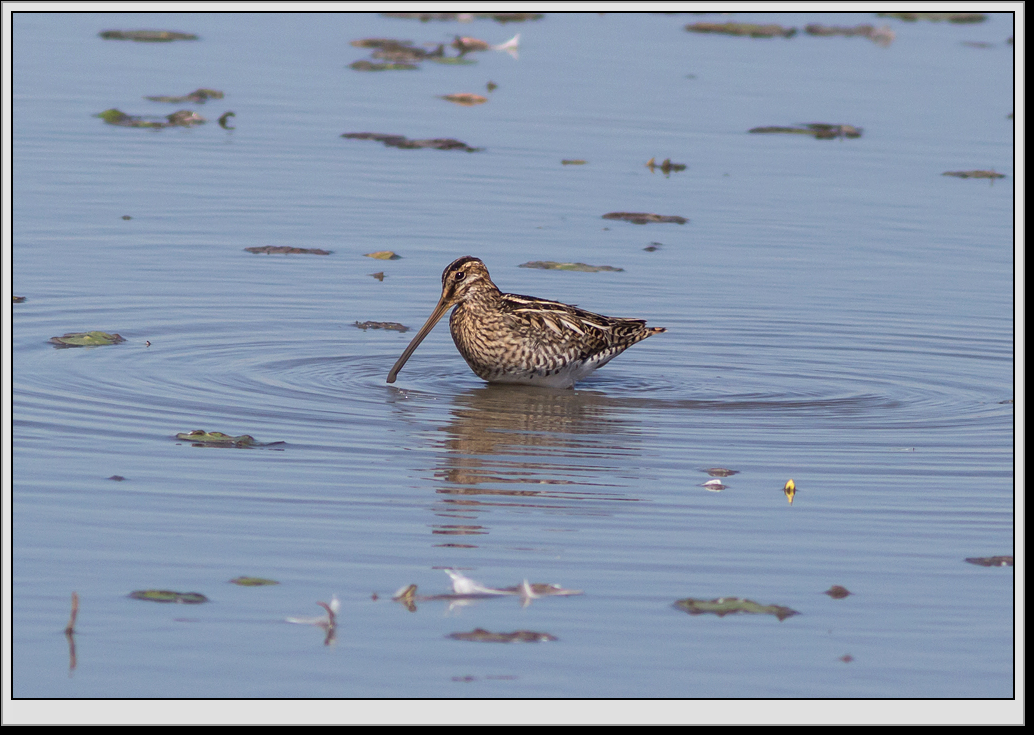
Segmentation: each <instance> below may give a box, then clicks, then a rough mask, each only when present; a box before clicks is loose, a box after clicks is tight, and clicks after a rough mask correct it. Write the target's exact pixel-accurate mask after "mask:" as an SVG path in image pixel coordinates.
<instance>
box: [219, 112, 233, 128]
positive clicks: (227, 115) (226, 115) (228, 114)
mask: <svg viewBox="0 0 1034 735" xmlns="http://www.w3.org/2000/svg"><path fill="white" fill-rule="evenodd" d="M231 117H237V113H236V112H224V113H223V114H222V115H220V116H219V127H221V128H222V129H223V130H236V129H237V128H235V127H233V126H232V125H229V124H227V120H229V119H230V118H231Z"/></svg>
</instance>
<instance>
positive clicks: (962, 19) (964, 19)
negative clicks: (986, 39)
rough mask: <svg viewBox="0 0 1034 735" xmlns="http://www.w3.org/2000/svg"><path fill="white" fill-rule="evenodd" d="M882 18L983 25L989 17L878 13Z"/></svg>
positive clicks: (975, 14)
mask: <svg viewBox="0 0 1034 735" xmlns="http://www.w3.org/2000/svg"><path fill="white" fill-rule="evenodd" d="M876 15H878V16H879V17H880V18H897V19H898V20H905V21H908V22H910V23H913V22H915V21H917V20H932V21H934V22H939V21H942V20H946V21H948V22H949V23H983V22H984V21H985V20H987V16H986V15H984V14H983V13H877V14H876Z"/></svg>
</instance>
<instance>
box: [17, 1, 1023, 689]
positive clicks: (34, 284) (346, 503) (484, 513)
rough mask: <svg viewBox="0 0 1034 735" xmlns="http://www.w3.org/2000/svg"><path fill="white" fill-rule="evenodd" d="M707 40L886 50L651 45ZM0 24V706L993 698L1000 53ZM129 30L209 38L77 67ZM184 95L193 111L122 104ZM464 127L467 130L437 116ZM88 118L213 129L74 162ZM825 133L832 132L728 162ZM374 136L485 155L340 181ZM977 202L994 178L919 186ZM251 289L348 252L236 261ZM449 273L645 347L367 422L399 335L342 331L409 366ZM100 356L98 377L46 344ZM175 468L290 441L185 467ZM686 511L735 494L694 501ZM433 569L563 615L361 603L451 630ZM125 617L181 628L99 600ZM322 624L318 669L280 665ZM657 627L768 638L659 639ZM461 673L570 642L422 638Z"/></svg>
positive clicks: (1002, 642) (402, 387) (567, 23)
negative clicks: (679, 167) (743, 604)
mask: <svg viewBox="0 0 1034 735" xmlns="http://www.w3.org/2000/svg"><path fill="white" fill-rule="evenodd" d="M727 20H739V21H765V22H778V23H781V24H783V25H789V26H797V27H798V28H803V26H804V25H805V24H807V23H812V22H818V23H825V24H837V25H855V24H858V23H873V24H875V25H882V24H887V25H889V26H891V28H892V29H893V30H894V32H895V33H896V38H895V40H894V42H893V43H892V44H891V45H890V46H889V47H885V48H884V47H880V46H878V45H876V44H875V43H872V42H870V41H869V40H867V39H864V38H842V37H835V38H817V37H812V36H808V35H805V34H803V33H799V34H798V35H797V36H796V37H794V38H792V39H784V38H776V39H752V38H739V37H729V36H719V35H699V34H691V33H687V32H686V31H685V30H683V26H684V25H685V24H686V23H691V22H698V21H716V22H724V21H727ZM13 25H14V28H13V124H14V128H13V174H14V179H13V181H14V189H13V271H12V272H13V291H14V293H15V294H16V295H18V296H24V297H25V298H26V301H24V302H23V303H18V304H14V305H13V332H12V345H13V350H12V354H13V544H12V551H13V554H12V558H13V597H12V598H11V599H12V603H13V694H14V696H15V697H19V698H34V697H43V698H51V697H61V698H73V697H89V698H97V697H119V698H122V697H360V698H369V697H524V698H527V697H563V698H583V697H588V698H595V697H607V698H614V697H636V698H639V697H664V698H713V697H725V698H741V697H751V698H754V697H762V698H784V697H786V698H801V697H818V698H830V697H835V698H868V697H879V698H899V697H900V698H927V697H934V698H936V697H941V698H968V697H973V698H1008V697H1012V696H1013V685H1014V678H1013V677H1014V668H1013V667H1014V658H1013V656H1014V647H1013V646H1014V641H1013V630H1014V620H1013V569H1012V567H1004V568H985V567H980V566H975V565H973V564H968V563H966V562H965V561H964V560H965V559H966V558H967V557H979V556H992V555H1011V554H1012V553H1013V520H1014V519H1013V503H1014V496H1013V490H1014V484H1013V480H1014V477H1013V462H1014V454H1013V449H1014V447H1013V422H1014V407H1013V404H1012V399H1013V379H1014V374H1013V367H1014V363H1013V357H1014V354H1013V344H1014V343H1013V338H1014V335H1013V278H1014V272H1013V247H1014V243H1013V206H1014V200H1013V194H1014V190H1013V174H1014V171H1013V122H1012V120H1011V119H1010V118H1009V115H1010V113H1011V112H1012V111H1013V83H1014V78H1013V61H1014V60H1013V54H1014V49H1013V46H1012V45H1010V44H1009V43H1007V42H1006V40H1007V39H1008V38H1010V37H1011V36H1012V34H1013V21H1012V16H1010V15H1008V14H994V15H992V16H991V17H990V18H989V19H988V20H987V21H986V22H984V23H981V24H973V25H955V24H947V23H932V22H918V23H905V22H902V21H897V20H884V19H877V18H875V17H874V16H873V15H871V14H825V15H824V14H818V13H816V14H789V15H776V14H752V13H743V14H740V15H735V16H731V17H725V16H693V15H661V14H654V15H650V14H642V15H622V14H606V15H598V14H582V15H564V14H549V15H547V16H546V17H545V18H543V19H542V20H538V21H531V22H525V23H515V24H507V25H505V26H504V25H500V24H498V23H494V22H492V21H490V20H475V21H473V22H470V23H459V22H436V21H433V22H428V23H420V22H418V21H416V20H402V19H396V18H386V17H381V16H378V15H333V14H329V15H312V14H298V15H276V14H265V15H235V14H225V15H223V14H200V15H189V14H184V15H160V14H154V15H145V14H106V15H89V14H79V15H68V14H31V13H18V14H16V15H15V16H14V24H13ZM140 28H162V29H168V30H178V31H185V32H191V33H196V34H198V35H199V36H200V40H197V41H177V42H173V43H154V44H149V43H134V42H130V41H113V40H103V39H101V38H100V37H99V36H98V33H99V32H100V31H102V30H107V29H140ZM518 32H519V33H520V50H519V58H518V59H513V58H511V57H510V56H509V55H507V54H505V53H502V52H498V51H488V52H480V53H472V54H470V55H468V57H467V58H469V59H472V60H474V61H476V63H475V64H471V65H442V64H435V63H433V62H424V63H422V64H421V68H420V69H419V70H414V71H385V72H377V73H372V72H359V71H355V70H353V69H350V68H348V64H350V63H352V62H353V61H356V60H359V59H363V58H369V50H368V49H360V48H355V47H353V46H351V45H350V44H349V42H350V41H351V40H354V39H359V38H363V37H372V36H377V37H390V38H400V39H408V40H412V41H414V42H415V43H417V44H423V43H429V42H430V43H441V42H444V43H446V44H448V43H449V42H450V41H451V40H452V39H453V37H454V36H456V35H469V36H475V37H478V38H482V39H485V40H486V41H489V42H490V43H493V44H498V43H502V42H503V41H506V40H507V39H509V38H511V37H512V36H513V35H514V34H515V33H518ZM966 42H981V43H984V44H989V45H986V46H974V45H972V44H967V43H966ZM448 51H449V53H450V54H455V51H453V50H452V49H449V50H448ZM489 81H492V82H494V83H495V84H496V85H498V86H497V88H496V89H495V90H494V91H491V92H489V91H487V88H486V85H487V84H488V82H489ZM199 87H207V88H213V89H218V90H222V91H225V93H226V96H225V98H224V99H216V100H209V101H208V102H207V103H205V104H203V105H189V104H180V105H170V104H163V103H159V102H151V101H147V100H145V99H144V96H145V95H176V94H186V93H187V92H190V91H192V90H194V89H196V88H199ZM457 92H473V93H479V94H483V95H485V96H487V97H488V98H489V101H488V102H487V103H486V104H482V105H479V106H476V107H470V108H465V107H460V106H457V105H454V104H451V103H449V102H447V101H444V100H442V99H440V96H441V95H445V94H451V93H457ZM113 107H117V108H119V109H120V110H122V111H124V112H127V113H129V114H138V115H155V116H160V115H166V114H168V113H170V112H173V111H175V110H177V109H180V108H188V109H193V110H195V111H197V112H199V113H200V114H201V115H203V116H204V117H206V118H208V120H209V121H210V122H209V123H208V124H206V125H203V126H201V127H197V128H192V129H183V128H170V129H165V130H158V131H154V130H147V129H129V128H120V127H115V126H111V125H106V124H105V123H104V122H103V121H101V120H100V119H98V118H96V117H93V115H95V114H96V113H99V112H101V111H103V110H106V109H108V108H113ZM228 110H232V111H234V112H235V117H233V118H230V122H229V124H230V125H232V126H235V129H233V130H225V129H223V128H221V127H220V126H218V125H217V124H216V123H215V120H216V119H217V118H218V117H219V116H220V115H221V114H222V113H223V112H225V111H228ZM810 122H828V123H847V124H851V125H855V126H857V127H860V128H862V129H863V135H862V137H861V138H857V139H838V140H815V139H813V138H811V137H810V136H804V135H751V134H748V133H747V131H748V130H749V129H750V128H753V127H757V126H764V125H794V124H798V123H810ZM364 131H369V132H377V133H392V134H399V135H405V136H408V137H410V138H434V137H449V138H457V139H459V140H462V141H464V142H466V143H468V144H469V145H471V146H474V147H479V148H483V150H481V151H478V152H476V153H467V152H464V151H438V150H400V149H397V148H388V147H385V146H383V145H381V144H380V143H378V142H374V141H368V140H352V139H344V138H341V137H340V136H341V135H342V134H343V133H349V132H364ZM650 158H655V159H656V160H657V161H658V162H659V161H661V160H663V159H665V158H670V159H671V160H672V161H675V162H680V163H685V164H686V165H687V169H686V170H685V171H680V172H674V173H672V174H671V175H670V176H665V175H664V174H663V173H661V172H660V171H659V170H658V171H654V172H651V170H650V169H648V168H647V167H646V166H645V165H644V164H645V163H646V162H647V161H648V160H649V159H650ZM563 159H584V160H585V161H587V163H586V164H584V165H567V166H565V165H562V164H561V160H563ZM969 169H994V170H996V171H998V172H1000V173H1002V174H1005V175H1006V178H1004V179H999V180H997V181H995V182H994V183H993V184H991V183H989V182H988V181H987V180H978V179H959V178H953V177H947V176H942V175H941V174H942V173H943V172H945V171H957V170H969ZM612 211H632V212H653V213H658V214H662V215H680V216H684V217H687V218H688V219H689V220H690V222H689V223H688V224H685V225H681V226H680V225H677V224H656V223H655V224H649V225H645V226H639V225H634V224H630V223H626V222H620V221H610V220H604V219H602V218H601V216H602V215H603V214H605V213H607V212H612ZM123 216H129V217H131V219H128V220H127V219H123ZM263 245H271V246H279V245H287V246H294V247H305V248H324V249H327V250H331V251H333V252H332V254H331V255H329V256H317V255H287V256H285V255H255V254H252V253H248V252H245V251H244V248H245V247H250V246H263ZM651 245H653V247H655V248H657V249H656V250H652V251H647V250H644V248H647V247H649V246H651ZM379 250H393V251H395V252H397V253H398V254H399V255H401V256H402V258H401V259H400V260H395V261H377V260H373V259H370V258H367V257H364V256H363V254H364V253H370V252H374V251H379ZM468 254H469V255H475V256H478V257H480V258H482V259H483V260H484V261H485V263H486V265H487V266H488V268H489V270H490V271H491V273H492V276H493V279H494V280H495V282H496V283H497V284H498V285H499V286H500V287H501V288H502V289H503V290H505V291H512V292H515V293H520V294H532V295H535V296H541V297H544V298H550V299H556V300H560V301H565V302H568V303H575V304H578V305H579V306H582V307H583V308H587V309H590V310H592V311H597V312H600V313H604V314H611V315H615V316H634V317H640V318H644V319H647V320H649V323H650V325H651V326H664V327H667V330H668V331H667V332H666V333H664V334H661V335H657V336H655V337H652V338H650V339H649V340H647V341H646V342H643V343H641V344H639V345H637V346H635V347H633V348H632V349H631V350H629V351H628V352H627V353H625V354H623V355H621V356H620V357H618V358H617V359H616V360H614V361H613V362H611V363H610V364H609V365H607V366H606V367H605V368H603V369H602V370H600V371H599V372H597V373H596V374H594V375H593V376H592V377H590V378H589V379H588V380H586V381H584V382H583V383H580V384H579V385H578V387H577V389H576V390H574V391H549V390H535V389H526V388H499V387H494V386H487V385H485V384H484V383H483V382H482V381H481V380H479V379H478V378H477V377H476V376H475V375H473V374H472V373H471V372H470V370H469V369H468V368H467V366H466V365H465V363H464V362H463V360H462V359H461V357H460V356H459V354H458V353H457V352H456V349H455V348H454V346H453V345H452V342H451V339H450V338H449V335H448V329H447V325H446V324H444V323H443V324H440V325H439V327H438V328H437V329H436V330H435V332H434V333H432V335H431V337H429V338H428V339H427V340H426V341H425V342H424V344H423V345H422V346H421V347H420V349H419V350H417V352H416V353H415V355H414V357H413V358H412V359H411V360H410V362H409V363H408V364H407V365H406V367H405V368H404V370H403V371H402V373H401V374H400V376H399V380H398V382H397V383H396V384H394V385H387V384H386V383H385V376H386V374H387V372H388V370H389V368H390V367H391V365H392V363H393V362H394V361H395V359H396V358H397V357H398V356H399V354H400V353H401V352H402V350H403V348H404V347H405V345H406V344H408V342H409V339H410V338H411V337H412V335H413V332H412V331H410V332H409V333H407V334H400V333H398V332H393V331H383V330H381V331H377V330H367V331H363V330H360V329H357V328H356V327H355V322H356V321H367V320H375V321H394V322H401V323H403V324H405V325H408V326H409V327H411V328H414V329H415V328H417V327H419V326H420V325H421V324H422V323H423V321H424V319H425V318H426V317H427V315H428V314H429V313H430V311H431V308H432V307H433V306H434V304H435V302H436V300H437V298H438V295H439V291H440V280H439V279H440V275H441V271H442V269H443V268H444V267H445V265H447V264H448V263H449V262H450V261H452V260H453V259H454V258H456V257H459V256H462V255H468ZM532 260H556V261H568V262H585V263H590V264H593V265H610V266H614V267H617V268H622V269H623V270H622V271H620V272H601V273H580V272H566V271H540V270H532V269H525V268H518V267H517V266H518V265H520V264H522V263H524V262H527V261H532ZM375 272H383V273H384V279H383V281H380V280H377V279H376V278H374V277H371V275H370V274H371V273H375ZM89 330H104V331H108V332H117V333H118V334H120V335H122V336H123V337H124V338H125V339H126V340H127V341H126V342H125V343H124V344H121V345H117V346H114V347H103V348H92V349H55V348H54V346H53V345H51V344H48V341H47V340H48V339H49V338H51V337H54V336H58V335H62V334H64V333H66V332H79V331H89ZM148 342H149V343H150V344H149V345H148V344H147V343H148ZM193 429H206V430H210V431H222V432H225V433H228V434H232V435H240V434H250V435H252V436H254V437H255V438H256V439H257V440H259V441H262V442H275V441H283V442H285V444H283V445H278V446H275V447H271V448H266V449H247V450H246V449H226V448H199V447H193V446H191V445H190V444H188V443H185V442H178V441H176V440H175V438H174V435H175V434H177V433H179V432H187V431H190V430H193ZM710 467H726V468H730V469H734V470H737V471H738V472H739V474H736V475H734V476H732V477H729V478H727V479H726V480H725V484H726V485H727V486H728V487H727V489H725V490H723V491H721V492H711V491H709V490H708V489H705V488H704V487H702V483H704V482H705V481H707V480H709V479H710V477H709V476H708V474H707V473H706V472H704V471H703V470H704V469H706V468H710ZM113 475H119V476H122V477H125V478H126V479H125V480H123V481H115V480H111V479H107V478H109V477H111V476H113ZM790 478H793V479H794V480H795V482H796V484H797V488H798V492H797V494H796V497H795V499H794V502H793V504H792V505H791V504H790V503H788V502H787V499H786V497H785V496H784V494H783V492H782V488H783V485H784V483H785V482H786V480H788V479H790ZM444 568H456V569H460V570H463V572H464V574H466V575H467V576H468V577H471V578H473V579H475V580H478V581H480V582H482V583H484V584H487V585H490V586H493V587H500V586H506V585H512V584H516V583H520V582H521V581H522V580H523V579H525V578H527V579H528V580H529V581H531V582H543V583H558V584H561V585H563V586H564V587H566V588H573V589H579V590H583V591H584V594H583V595H580V596H574V597H558V598H547V599H541V600H536V601H535V602H534V603H532V604H531V605H529V606H528V607H522V606H521V604H520V601H519V599H517V598H512V597H511V598H504V599H497V600H487V601H484V602H480V603H478V604H475V605H471V606H466V607H459V608H454V609H450V608H449V607H448V606H447V603H444V602H427V603H418V606H417V610H416V611H415V612H410V611H408V610H407V609H406V607H405V606H403V605H401V604H399V603H394V602H392V601H390V599H389V598H390V597H391V595H392V594H393V593H394V592H395V591H396V590H397V589H398V588H400V587H402V586H405V585H408V584H411V583H415V584H417V585H418V594H434V593H441V592H446V591H448V589H449V586H448V583H449V579H448V577H447V576H446V575H445V574H444V572H443V571H442V570H443V569H444ZM240 575H255V576H261V577H268V578H272V579H275V580H278V581H279V582H280V584H279V585H278V586H275V587H261V588H245V587H238V586H235V585H232V584H229V583H228V580H230V579H232V578H234V577H238V576H240ZM834 584H838V585H842V586H844V587H846V588H847V589H849V590H850V591H851V592H852V593H853V594H852V595H851V596H850V597H847V598H846V599H842V600H834V599H831V598H830V597H828V596H826V595H824V594H822V592H823V591H824V590H826V589H828V588H830V586H831V585H834ZM148 588H161V589H171V590H178V591H183V592H188V591H189V592H201V593H203V594H205V595H207V596H208V597H209V598H210V599H211V602H210V603H209V604H205V605H198V606H186V605H161V604H156V603H150V602H144V601H138V600H133V599H129V598H128V597H127V595H128V594H129V593H130V592H131V591H133V590H140V589H148ZM73 591H76V592H77V593H78V595H79V597H80V601H81V602H80V607H81V609H80V613H79V618H78V622H77V626H76V630H77V632H76V635H75V639H74V640H75V656H76V658H75V668H74V670H71V671H70V661H69V658H70V657H69V645H68V642H67V640H66V638H65V636H64V635H63V634H62V630H63V629H64V626H65V625H66V623H67V618H68V613H69V600H70V595H71V593H72V592H73ZM374 593H376V595H377V597H378V599H373V594H374ZM332 595H337V597H338V598H339V599H340V602H341V609H340V612H339V626H338V629H337V636H336V642H335V644H334V645H333V646H324V645H323V644H324V635H323V631H322V630H320V629H319V628H316V627H312V626H304V625H291V624H288V623H286V622H284V620H285V618H287V617H291V616H317V615H318V614H319V613H321V612H322V611H321V609H320V608H319V607H318V606H317V605H316V602H317V601H321V600H322V601H326V602H329V601H330V599H331V596H332ZM687 597H694V598H702V599H713V598H717V597H744V598H749V599H751V600H755V601H757V602H759V603H761V604H763V605H768V604H777V605H782V606H786V607H790V608H792V609H794V610H796V611H798V612H799V613H800V614H799V615H796V616H793V617H790V618H788V619H786V620H782V621H779V620H777V619H776V618H775V617H773V616H771V615H738V616H737V615H730V616H727V617H722V618H719V617H717V616H714V615H699V616H690V615H688V614H687V613H685V612H683V611H681V610H679V609H676V608H675V607H673V603H674V602H675V601H676V600H678V599H682V598H687ZM474 628H484V629H487V630H490V631H494V632H511V631H516V630H533V631H537V632H544V633H548V634H550V635H552V636H555V637H556V638H557V639H558V640H556V641H550V642H540V643H534V644H532V643H512V644H506V645H504V644H497V643H479V642H469V641H462V640H454V639H452V638H449V637H447V636H449V634H451V633H456V632H469V631H471V630H473V629H474ZM848 656H849V657H850V659H849V660H844V657H848Z"/></svg>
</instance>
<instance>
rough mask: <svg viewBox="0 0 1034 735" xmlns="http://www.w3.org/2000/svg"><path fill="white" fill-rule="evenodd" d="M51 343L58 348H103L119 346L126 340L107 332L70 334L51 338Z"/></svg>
mask: <svg viewBox="0 0 1034 735" xmlns="http://www.w3.org/2000/svg"><path fill="white" fill-rule="evenodd" d="M50 341H51V342H52V343H53V344H55V345H56V346H57V347H102V346H104V345H117V344H119V343H121V342H125V341H126V340H125V339H123V338H122V335H119V334H108V333H107V332H70V333H69V334H65V335H62V336H60V337H51V338H50Z"/></svg>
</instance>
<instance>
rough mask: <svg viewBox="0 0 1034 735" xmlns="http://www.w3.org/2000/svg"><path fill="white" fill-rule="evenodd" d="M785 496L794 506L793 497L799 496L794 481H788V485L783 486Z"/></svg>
mask: <svg viewBox="0 0 1034 735" xmlns="http://www.w3.org/2000/svg"><path fill="white" fill-rule="evenodd" d="M783 494H784V495H785V496H786V499H787V500H789V501H790V505H793V496H794V495H796V494H797V485H796V484H795V483H794V481H793V480H787V481H786V484H785V485H783Z"/></svg>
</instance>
